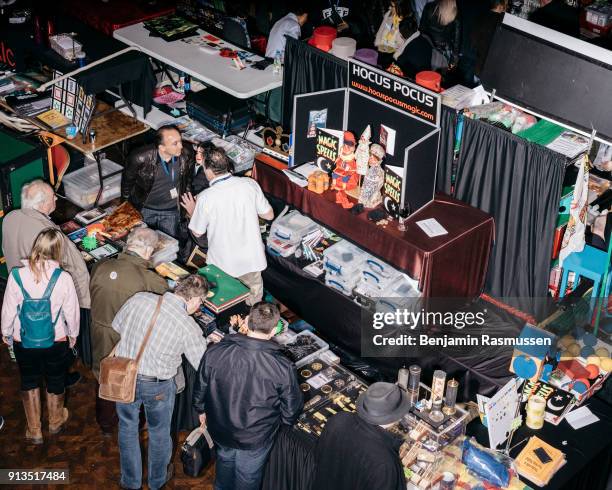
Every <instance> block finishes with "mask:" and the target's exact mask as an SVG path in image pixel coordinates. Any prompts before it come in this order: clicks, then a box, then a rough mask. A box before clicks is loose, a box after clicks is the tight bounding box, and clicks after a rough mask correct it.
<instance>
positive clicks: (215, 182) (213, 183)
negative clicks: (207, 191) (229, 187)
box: [210, 174, 232, 187]
mask: <svg viewBox="0 0 612 490" xmlns="http://www.w3.org/2000/svg"><path fill="white" fill-rule="evenodd" d="M231 176H232V175H231V174H230V175H226V176H225V177H223V178H222V179H219V180H215V181H214V182H212V183H211V184H210V186H211V187H212V186H213V185H215V184H218V183H219V182H223V181H224V180H227V179H229V178H230V177H231Z"/></svg>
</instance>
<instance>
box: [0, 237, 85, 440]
mask: <svg viewBox="0 0 612 490" xmlns="http://www.w3.org/2000/svg"><path fill="white" fill-rule="evenodd" d="M61 257H62V232H61V231H60V230H57V229H53V228H47V229H45V230H43V231H41V232H40V233H39V235H38V236H37V237H36V240H35V241H34V245H33V247H32V252H31V254H30V257H29V258H28V259H26V260H23V261H22V263H23V267H19V268H17V267H16V268H14V269H13V270H12V271H11V274H10V275H9V279H8V283H7V286H6V291H5V293H4V302H3V304H2V340H3V341H4V343H6V344H8V345H13V348H14V351H15V357H16V359H17V365H18V367H19V373H20V375H21V398H22V401H23V407H24V410H25V413H26V419H27V422H28V427H27V430H26V436H25V438H26V440H27V441H30V442H31V443H33V444H42V441H43V437H42V430H41V403H40V379H41V378H42V377H44V378H45V382H46V385H47V409H48V412H49V432H50V433H51V434H56V433H58V432H59V431H60V430H61V429H62V427H63V425H64V423H65V422H66V421H67V420H68V409H67V408H65V407H64V376H65V374H66V363H67V359H68V356H69V354H70V348H72V347H73V346H74V344H75V342H76V338H77V336H78V334H79V300H78V297H77V293H76V289H75V287H74V283H73V281H72V277H71V276H70V274H68V273H67V272H65V271H63V270H62V269H61V265H60V260H61ZM20 283H21V284H20ZM48 286H49V288H47V287H48ZM47 289H49V291H47ZM45 292H47V293H49V292H50V295H49V303H48V304H50V317H51V318H52V320H53V322H55V325H54V328H55V338H54V339H53V338H52V332H51V336H50V337H49V338H48V343H50V346H49V347H37V348H33V347H31V346H30V347H29V348H26V347H25V346H24V345H23V344H24V339H22V335H23V332H24V328H25V332H26V333H25V335H26V336H27V335H28V333H27V332H28V329H27V328H28V326H27V325H26V326H22V325H21V321H20V318H26V317H25V316H24V315H25V312H26V311H28V310H27V308H24V299H28V300H29V299H34V300H36V299H39V298H43V296H44V295H45ZM45 306H46V305H45ZM46 308H47V311H48V310H49V307H48V306H47V307H46ZM20 312H22V313H23V314H22V315H20ZM28 318H33V317H32V316H30V317H28ZM50 325H53V323H52V322H50ZM50 328H51V327H50ZM25 340H28V339H27V338H26V339H25ZM51 341H53V342H52V343H51Z"/></svg>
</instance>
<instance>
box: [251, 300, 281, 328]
mask: <svg viewBox="0 0 612 490" xmlns="http://www.w3.org/2000/svg"><path fill="white" fill-rule="evenodd" d="M279 318H280V313H279V312H278V308H277V307H276V305H273V304H272V303H266V302H265V301H260V302H259V303H255V304H254V305H253V306H252V307H251V312H250V313H249V330H251V331H252V332H261V333H264V334H269V333H270V332H272V330H274V328H275V327H276V325H277V324H278V319H279Z"/></svg>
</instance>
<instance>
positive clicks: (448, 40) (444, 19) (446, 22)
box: [419, 0, 461, 70]
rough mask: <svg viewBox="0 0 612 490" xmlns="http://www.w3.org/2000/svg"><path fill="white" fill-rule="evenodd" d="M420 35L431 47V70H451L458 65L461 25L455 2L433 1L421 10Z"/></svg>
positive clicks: (454, 0)
mask: <svg viewBox="0 0 612 490" xmlns="http://www.w3.org/2000/svg"><path fill="white" fill-rule="evenodd" d="M419 30H420V32H421V34H422V35H423V36H424V37H426V38H427V39H428V40H429V41H430V43H431V44H432V47H433V53H432V59H431V68H432V69H433V70H439V69H447V68H448V69H453V68H454V67H456V66H457V64H458V63H459V50H460V48H461V24H460V19H459V13H458V10H457V1H456V0H435V1H434V2H431V3H428V4H427V5H425V8H424V9H423V16H422V17H421V24H420V26H419Z"/></svg>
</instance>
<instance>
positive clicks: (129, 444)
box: [117, 379, 176, 489]
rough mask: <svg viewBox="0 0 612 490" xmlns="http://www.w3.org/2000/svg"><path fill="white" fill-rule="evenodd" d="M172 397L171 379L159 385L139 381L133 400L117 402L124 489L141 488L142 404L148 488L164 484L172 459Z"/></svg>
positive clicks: (172, 380)
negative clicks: (145, 419) (142, 409)
mask: <svg viewBox="0 0 612 490" xmlns="http://www.w3.org/2000/svg"><path fill="white" fill-rule="evenodd" d="M175 395H176V385H175V384H174V379H169V380H166V381H161V382H150V381H142V380H140V379H139V380H138V381H137V382H136V398H135V399H134V401H133V402H132V403H117V415H118V416H119V455H120V460H121V485H122V486H124V487H126V488H139V487H141V486H142V457H141V455H140V438H139V430H138V422H139V414H140V405H144V410H145V416H146V418H147V425H148V431H149V455H148V481H149V488H151V489H157V488H161V487H162V486H163V485H164V483H166V477H167V468H168V463H170V458H171V457H172V438H171V437H170V421H171V420H172V411H173V410H174V398H175Z"/></svg>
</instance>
